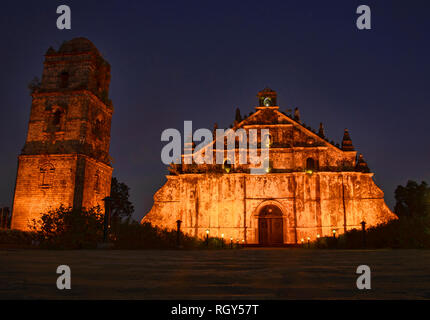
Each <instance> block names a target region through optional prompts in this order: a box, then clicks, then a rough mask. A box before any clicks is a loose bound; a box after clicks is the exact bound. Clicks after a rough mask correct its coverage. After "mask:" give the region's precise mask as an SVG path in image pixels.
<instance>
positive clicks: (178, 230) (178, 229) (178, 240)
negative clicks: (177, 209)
mask: <svg viewBox="0 0 430 320" xmlns="http://www.w3.org/2000/svg"><path fill="white" fill-rule="evenodd" d="M181 223H182V221H181V220H176V245H177V246H178V248H180V247H181Z"/></svg>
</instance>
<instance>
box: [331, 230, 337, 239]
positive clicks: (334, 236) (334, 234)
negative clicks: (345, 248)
mask: <svg viewBox="0 0 430 320" xmlns="http://www.w3.org/2000/svg"><path fill="white" fill-rule="evenodd" d="M332 232H333V238H335V239H336V229H333V230H332Z"/></svg>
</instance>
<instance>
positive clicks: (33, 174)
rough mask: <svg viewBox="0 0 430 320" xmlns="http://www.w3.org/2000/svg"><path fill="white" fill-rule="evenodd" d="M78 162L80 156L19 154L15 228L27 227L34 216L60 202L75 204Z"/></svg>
mask: <svg viewBox="0 0 430 320" xmlns="http://www.w3.org/2000/svg"><path fill="white" fill-rule="evenodd" d="M76 164H77V156H76V155H33V156H29V155H21V156H19V160H18V173H17V179H16V187H15V195H14V204H13V217H12V229H22V230H24V229H27V228H28V224H29V223H30V222H31V221H32V219H38V217H39V216H40V214H41V213H45V212H46V211H47V210H49V209H53V208H56V207H58V206H59V205H60V204H63V205H64V206H66V207H68V206H72V205H73V190H74V188H75V174H76V169H77V168H76ZM44 168H46V172H41V170H43V169H44Z"/></svg>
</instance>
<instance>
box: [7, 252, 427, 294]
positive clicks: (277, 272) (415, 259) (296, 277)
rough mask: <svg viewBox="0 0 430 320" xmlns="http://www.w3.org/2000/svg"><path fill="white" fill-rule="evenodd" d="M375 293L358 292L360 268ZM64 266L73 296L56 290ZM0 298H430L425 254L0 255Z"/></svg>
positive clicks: (103, 253) (132, 253)
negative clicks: (369, 276)
mask: <svg viewBox="0 0 430 320" xmlns="http://www.w3.org/2000/svg"><path fill="white" fill-rule="evenodd" d="M362 264H365V265H368V266H369V267H370V268H371V271H372V289H371V290H365V291H361V290H358V289H357V288H356V279H357V277H358V275H356V274H355V272H356V268H357V266H359V265H362ZM58 265H68V266H70V268H71V273H72V277H71V279H72V281H71V282H72V288H71V290H62V291H60V290H58V289H57V288H56V280H57V277H58V276H59V275H57V274H56V268H57V266H58ZM0 299H430V251H428V250H354V251H352V250H310V249H308V250H306V249H286V248H280V249H270V248H267V249H262V248H255V249H250V248H249V249H242V250H219V251H209V250H208V251H206V250H203V251H103V250H97V251H90V250H87V251H46V250H19V249H18V250H5V249H2V250H0Z"/></svg>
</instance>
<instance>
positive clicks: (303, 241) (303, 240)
mask: <svg viewBox="0 0 430 320" xmlns="http://www.w3.org/2000/svg"><path fill="white" fill-rule="evenodd" d="M301 241H302V247H303V244H304V243H305V239H303V238H302V239H301Z"/></svg>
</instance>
